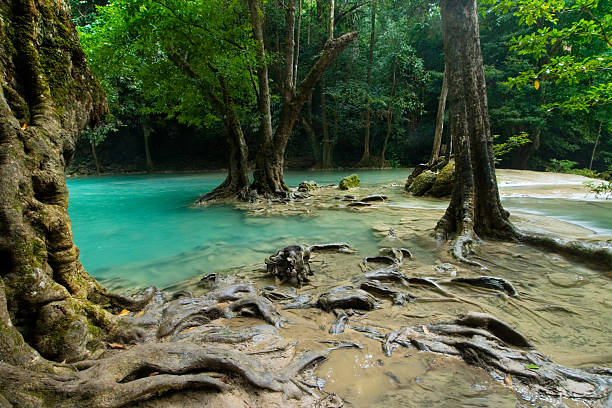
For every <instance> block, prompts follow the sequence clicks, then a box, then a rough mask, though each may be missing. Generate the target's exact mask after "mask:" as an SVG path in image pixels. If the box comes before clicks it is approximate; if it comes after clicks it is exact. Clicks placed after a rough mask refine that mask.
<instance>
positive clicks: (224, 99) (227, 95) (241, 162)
mask: <svg viewBox="0 0 612 408" xmlns="http://www.w3.org/2000/svg"><path fill="white" fill-rule="evenodd" d="M166 54H167V55H168V58H169V59H170V61H172V62H173V63H174V65H176V67H177V68H178V69H179V70H181V72H183V74H185V75H186V76H188V77H190V78H194V79H200V75H199V74H198V73H197V72H196V71H195V70H194V69H193V67H192V66H191V65H190V64H189V62H188V61H186V60H185V58H184V57H183V56H182V55H181V54H180V53H178V52H177V51H175V50H167V51H166ZM208 67H209V69H210V70H211V71H212V72H213V73H214V74H215V76H216V77H217V81H218V82H219V88H220V89H221V99H219V98H218V97H217V95H216V94H215V93H214V92H213V91H212V89H211V87H209V86H207V85H206V84H202V83H200V82H198V83H199V84H200V86H199V88H200V90H201V91H202V94H203V95H204V96H205V97H206V99H207V100H208V102H209V103H210V105H211V106H212V107H213V109H214V110H215V111H216V112H217V113H218V114H219V116H220V117H222V118H223V119H224V125H225V131H226V135H227V144H228V145H229V157H228V169H227V177H226V178H225V180H224V181H223V183H221V184H220V185H219V186H218V187H216V188H215V189H214V190H212V191H210V192H208V193H206V194H204V195H203V196H202V197H200V198H199V199H198V200H197V201H196V202H195V204H196V205H202V204H204V203H206V202H210V201H213V200H222V199H227V198H241V199H244V198H246V196H247V195H248V191H247V190H248V187H249V176H248V172H249V170H248V156H249V151H248V146H247V144H246V140H245V139H244V133H243V132H242V126H241V124H240V118H239V117H238V113H237V112H236V107H235V106H234V99H233V98H232V94H231V90H230V87H229V85H228V83H227V81H226V79H225V78H224V77H223V75H221V73H220V72H219V71H218V70H217V69H216V68H215V67H214V66H213V65H212V64H208ZM268 97H269V94H268Z"/></svg>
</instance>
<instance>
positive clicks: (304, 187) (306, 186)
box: [298, 180, 321, 193]
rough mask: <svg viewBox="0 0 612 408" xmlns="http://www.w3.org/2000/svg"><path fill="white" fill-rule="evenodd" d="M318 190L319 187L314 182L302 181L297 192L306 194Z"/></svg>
mask: <svg viewBox="0 0 612 408" xmlns="http://www.w3.org/2000/svg"><path fill="white" fill-rule="evenodd" d="M319 188H321V186H320V185H318V184H317V183H316V182H315V181H314V180H304V181H302V182H301V183H300V185H299V186H298V191H301V192H303V193H307V192H309V191H314V190H318V189H319Z"/></svg>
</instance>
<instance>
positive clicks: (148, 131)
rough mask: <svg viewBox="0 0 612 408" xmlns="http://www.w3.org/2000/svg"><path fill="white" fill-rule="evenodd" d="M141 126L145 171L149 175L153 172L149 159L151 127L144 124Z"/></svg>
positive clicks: (151, 161)
mask: <svg viewBox="0 0 612 408" xmlns="http://www.w3.org/2000/svg"><path fill="white" fill-rule="evenodd" d="M144 120H145V122H143V124H142V136H143V139H144V149H145V157H146V160H147V171H148V172H149V173H152V172H153V159H151V150H150V148H149V140H150V138H151V126H149V124H148V123H147V122H146V119H144Z"/></svg>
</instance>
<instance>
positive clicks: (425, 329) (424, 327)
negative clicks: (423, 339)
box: [421, 325, 429, 334]
mask: <svg viewBox="0 0 612 408" xmlns="http://www.w3.org/2000/svg"><path fill="white" fill-rule="evenodd" d="M421 327H422V328H423V333H425V334H429V329H428V328H427V326H425V325H422V326H421Z"/></svg>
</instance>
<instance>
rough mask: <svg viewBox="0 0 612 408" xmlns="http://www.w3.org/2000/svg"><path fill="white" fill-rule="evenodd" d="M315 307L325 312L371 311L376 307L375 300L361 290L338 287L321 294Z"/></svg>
mask: <svg viewBox="0 0 612 408" xmlns="http://www.w3.org/2000/svg"><path fill="white" fill-rule="evenodd" d="M317 306H318V307H320V308H321V309H323V310H327V311H329V310H332V309H359V310H373V309H374V308H375V307H376V298H375V297H374V296H372V295H370V294H369V293H368V292H366V291H364V290H361V289H353V288H349V287H340V288H334V289H332V290H330V291H329V292H326V293H323V294H322V295H321V296H320V297H319V300H318V301H317Z"/></svg>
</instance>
